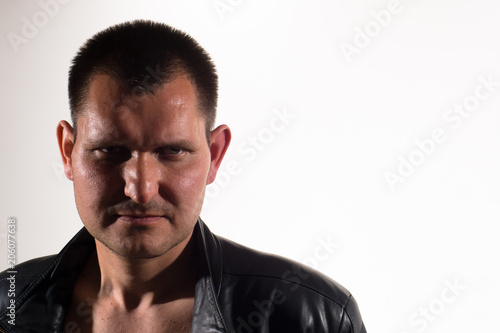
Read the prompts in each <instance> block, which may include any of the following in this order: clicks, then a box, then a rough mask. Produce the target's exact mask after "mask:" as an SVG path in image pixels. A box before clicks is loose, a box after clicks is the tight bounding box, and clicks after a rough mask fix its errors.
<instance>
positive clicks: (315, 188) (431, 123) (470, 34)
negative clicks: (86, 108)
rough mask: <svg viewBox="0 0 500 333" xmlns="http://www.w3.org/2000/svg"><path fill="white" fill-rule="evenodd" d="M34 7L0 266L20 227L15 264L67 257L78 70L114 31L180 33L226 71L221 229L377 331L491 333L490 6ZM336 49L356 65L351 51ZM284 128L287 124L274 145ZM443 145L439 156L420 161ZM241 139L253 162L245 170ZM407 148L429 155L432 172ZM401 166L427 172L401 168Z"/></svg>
mask: <svg viewBox="0 0 500 333" xmlns="http://www.w3.org/2000/svg"><path fill="white" fill-rule="evenodd" d="M47 1H48V2H51V1H49V0H44V1H42V3H45V2H47ZM223 4H226V7H224V8H222V7H217V8H219V9H217V8H216V5H219V6H223ZM43 7H44V6H42V5H41V4H40V3H39V2H37V1H6V0H2V2H1V5H0V15H1V17H0V25H1V28H0V29H1V31H0V32H1V34H0V35H1V39H0V43H1V63H0V75H1V81H0V84H1V86H0V93H1V114H2V118H1V121H0V142H1V171H2V172H1V173H0V186H1V192H0V195H1V196H0V213H1V215H0V218H1V219H3V220H4V222H3V223H1V224H0V226H1V228H0V237H2V238H0V240H1V241H2V245H1V246H2V247H4V248H5V247H6V246H5V237H6V230H7V228H6V225H7V218H8V217H11V216H14V217H15V218H16V219H17V228H18V234H17V236H18V239H17V241H18V244H17V251H18V260H19V261H24V260H28V259H30V258H34V257H37V256H42V255H47V254H52V253H56V252H58V251H59V250H60V249H61V248H62V247H63V246H64V244H65V243H66V242H67V241H68V240H69V239H70V238H71V237H72V235H73V234H74V233H75V232H76V231H77V230H79V229H80V228H81V222H80V220H79V217H78V215H77V212H76V208H75V204H74V200H73V193H72V183H71V182H70V181H68V180H67V179H66V178H64V176H63V174H62V170H61V163H60V158H59V152H58V148H57V142H56V136H55V128H56V124H57V122H58V121H59V120H60V119H69V111H68V102H67V96H66V84H67V71H68V68H69V65H70V61H71V58H72V57H73V56H74V55H75V53H76V51H77V49H78V48H79V47H80V46H81V45H82V43H83V42H84V41H85V40H86V39H87V38H89V37H91V36H92V35H93V34H94V33H96V32H98V31H100V30H102V29H104V28H106V27H108V26H110V25H113V24H116V23H120V22H123V21H126V20H132V19H138V18H143V19H153V20H157V21H161V22H165V23H167V24H170V25H173V26H175V27H177V28H179V29H181V30H184V31H186V32H188V33H189V34H190V35H192V36H193V37H194V38H195V39H197V40H198V41H199V42H200V43H201V44H202V45H203V46H204V47H205V48H206V49H207V51H208V52H209V53H210V54H211V55H212V56H213V58H214V61H215V62H216V64H217V67H218V72H219V76H220V100H219V109H218V123H226V124H228V125H229V126H230V127H231V129H232V132H233V142H232V145H231V147H230V150H229V151H228V154H227V156H226V160H225V162H224V164H223V165H222V170H224V172H227V174H226V175H225V176H226V177H222V178H220V179H219V180H218V182H217V183H216V184H214V185H211V186H210V188H209V189H208V191H209V192H208V193H210V198H209V199H210V201H209V202H208V204H207V205H205V207H204V211H203V212H202V217H203V219H204V220H205V222H206V223H207V224H208V225H209V227H210V228H211V229H212V231H214V232H216V233H218V234H220V235H223V236H225V237H228V238H230V239H233V240H235V241H237V242H240V243H243V244H245V245H248V246H251V247H254V248H257V249H260V250H263V251H267V252H273V253H277V254H280V255H284V256H287V257H290V258H293V259H295V260H298V261H301V262H307V263H309V264H310V265H313V266H314V267H316V268H317V269H318V270H320V271H322V272H324V273H326V274H327V275H329V276H331V277H332V278H334V279H335V280H337V281H338V282H340V283H341V284H343V285H344V286H346V287H347V288H348V289H349V290H350V291H351V292H352V293H353V294H354V296H355V297H356V299H357V301H358V304H359V306H360V309H361V312H362V315H363V318H364V321H365V324H366V326H367V329H368V331H369V332H384V333H386V332H394V333H403V332H407V333H413V332H493V331H494V329H493V328H494V327H495V328H496V327H497V326H498V325H497V320H496V318H497V316H498V313H499V310H500V307H499V306H498V299H499V297H500V288H499V281H500V270H499V269H498V266H499V264H498V262H499V258H498V257H499V256H498V254H499V253H500V252H499V250H500V245H499V242H498V239H499V231H498V227H497V223H498V218H499V216H500V206H499V205H498V199H499V198H500V189H499V188H500V179H499V177H498V170H499V169H500V159H499V158H498V148H499V143H500V122H499V120H500V117H499V112H498V109H499V107H500V96H499V95H500V85H499V83H495V82H500V39H499V38H498V31H500V20H499V17H500V6H499V5H498V3H497V2H496V1H491V0H475V1H472V0H447V1H445V0H442V1H438V0H432V1H431V0H420V1H417V0H413V1H411V0H400V1H392V5H391V4H390V2H389V1H361V0H358V1H347V0H343V1H319V0H318V1H307V2H306V1H292V0H286V1H285V0H282V1H278V0H274V1H273V0H267V1H264V0H220V1H219V0H217V1H214V0H199V1H194V0H193V1H134V2H133V1H117V0H115V1H97V0H91V1H88V0H87V1H83V0H73V1H67V3H66V4H58V8H55V7H54V6H52V7H51V10H52V12H51V13H49V14H52V15H49V14H46V13H45V11H47V10H45V11H44V9H43ZM388 7H389V8H390V9H392V10H393V12H392V13H391V12H388V11H387V8H388ZM48 11H50V10H48ZM44 13H45V14H44ZM377 13H378V14H377ZM384 13H385V14H384ZM387 13H390V17H389V16H388V15H387ZM384 15H385V16H384ZM376 16H378V18H379V21H380V22H382V23H377V20H376V19H375V17H376ZM44 18H45V19H46V20H44ZM28 21H29V22H30V24H35V23H36V24H38V26H39V27H38V28H36V29H37V30H36V31H33V30H31V31H29V29H28V28H26V27H25V26H26V25H28V23H26V22H28ZM27 29H28V30H27ZM365 29H367V30H368V32H369V35H368V36H367V37H366V35H365V36H363V35H364V34H366V32H360V31H366V30H365ZM23 33H24V35H23ZM14 35H16V36H18V37H19V38H25V40H24V43H21V44H17V45H14V44H15V43H14V44H13V43H12V42H11V41H10V39H12V38H13V36H14ZM370 35H371V36H370ZM347 44H349V45H351V46H350V47H351V50H353V48H356V53H353V54H350V55H349V54H346V53H345V52H343V51H342V47H344V48H349V46H346V45H347ZM481 77H482V78H483V79H484V80H488V79H489V80H491V81H493V82H494V83H493V85H491V86H490V87H489V88H490V90H488V89H487V88H486V87H485V86H484V84H482V83H481V80H482V79H481ZM478 87H479V88H478ZM477 89H479V90H477ZM477 91H479V92H480V93H482V95H481V96H482V100H479V99H477V98H476V97H474V96H475V95H474V94H475V93H476V92H477ZM477 101H479V103H478V105H474V103H475V102H477ZM463 103H469V104H468V105H469V106H468V108H469V109H474V110H473V111H471V112H470V113H468V114H467V115H466V117H461V118H460V119H461V120H460V123H459V120H457V118H453V121H452V120H451V119H452V118H450V117H451V116H453V117H457V115H456V114H449V113H448V112H450V111H449V110H450V109H451V108H453V105H454V104H459V105H460V104H463ZM284 110H286V112H288V114H290V115H291V116H290V118H289V119H288V121H287V123H286V124H285V123H279V122H278V123H276V124H282V125H283V126H280V131H274V132H273V131H272V130H271V129H270V125H271V123H273V124H274V121H275V120H273V119H274V118H275V117H276V113H277V112H278V113H279V112H281V113H283V112H285V111H284ZM292 115H293V118H292ZM447 117H448V118H447ZM434 131H441V140H440V141H441V142H437V143H434V144H432V145H431V144H429V141H428V140H429V139H430V138H432V133H433V132H434ZM252 137H256V138H258V139H257V140H260V141H259V143H258V145H259V149H261V150H257V149H255V148H252V149H254V153H255V154H252V155H251V154H250V152H249V151H248V149H250V147H251V140H252ZM416 142H427V146H426V147H427V148H426V149H425V148H424V150H427V154H426V155H424V153H425V152H422V148H418V145H417V143H416ZM245 149H247V150H245ZM409 159H412V161H413V162H415V163H416V164H419V165H417V166H414V167H409V166H408V165H406V166H402V163H409V162H402V160H406V161H408V160H409ZM229 162H231V164H232V166H237V168H236V171H237V172H233V173H232V174H230V173H229V171H231V170H227V168H228V165H229V164H230V163H229ZM229 169H231V167H229ZM398 169H399V172H406V174H405V175H404V177H401V178H399V180H404V181H403V182H399V181H397V182H396V183H395V184H393V185H394V186H393V188H391V186H390V184H389V183H388V181H387V179H386V176H387V173H388V172H391V173H393V176H394V175H398ZM411 170H412V171H411ZM207 195H208V194H207ZM325 242H326V243H328V242H330V243H332V244H334V246H331V248H330V252H327V251H326V250H325V249H324V248H322V247H321V246H322V245H321V244H324V243H325ZM4 253H5V255H4V256H5V257H6V250H4ZM0 263H1V264H2V267H0V268H2V269H3V268H5V267H7V262H6V258H3V257H2V258H0ZM450 285H456V286H455V287H450ZM457 285H458V287H457ZM426 309H427V310H426ZM424 311H427V312H428V314H427V315H424V314H423V313H424Z"/></svg>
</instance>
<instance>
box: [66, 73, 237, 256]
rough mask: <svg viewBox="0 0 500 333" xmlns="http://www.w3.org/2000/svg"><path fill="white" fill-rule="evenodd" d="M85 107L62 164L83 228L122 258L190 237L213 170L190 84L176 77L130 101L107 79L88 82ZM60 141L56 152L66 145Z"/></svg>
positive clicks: (162, 249)
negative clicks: (71, 187)
mask: <svg viewBox="0 0 500 333" xmlns="http://www.w3.org/2000/svg"><path fill="white" fill-rule="evenodd" d="M86 101H87V103H86V105H85V108H84V110H83V112H82V113H81V115H80V116H79V117H78V121H77V138H76V141H75V142H74V143H71V144H69V143H66V146H67V148H66V149H67V150H70V153H67V155H70V158H69V160H68V161H67V162H65V167H66V174H67V176H68V178H70V179H72V180H73V182H74V191H75V200H76V205H77V208H78V212H79V214H80V217H81V219H82V221H83V223H84V225H85V227H86V228H87V230H88V231H89V232H90V233H91V234H92V235H93V236H94V237H95V238H96V239H97V240H98V241H99V242H101V243H103V244H104V245H106V246H107V247H108V248H109V249H111V250H112V251H113V252H115V253H117V254H119V255H121V256H124V257H128V258H150V257H156V256H160V255H162V254H164V253H166V252H167V251H168V250H170V249H171V248H172V247H174V246H175V245H177V244H179V243H180V242H182V241H184V240H186V239H187V237H188V236H190V235H191V232H192V230H193V227H194V224H195V223H196V221H197V218H198V216H199V213H200V211H201V207H202V203H203V197H204V193H205V185H206V184H207V183H210V182H211V181H213V178H214V177H215V172H216V169H217V168H218V165H219V164H220V161H219V162H218V163H216V165H215V164H214V161H213V159H214V157H213V156H211V150H212V153H213V150H214V148H213V147H212V146H213V145H212V142H211V143H210V145H209V143H207V139H206V134H205V120H204V118H203V116H202V115H201V114H200V112H199V111H198V105H197V99H196V95H195V90H194V88H193V86H192V84H191V83H190V81H189V80H188V79H187V78H186V77H185V76H179V77H177V78H176V79H174V80H173V81H171V82H169V83H166V84H164V85H163V86H161V87H159V88H158V90H156V92H155V93H154V94H152V95H151V94H149V95H143V96H140V97H138V96H135V97H134V96H128V95H126V94H124V91H123V90H122V88H121V87H120V85H119V83H118V82H117V81H115V80H114V79H112V78H111V77H109V76H107V75H96V76H94V78H93V79H92V81H91V83H90V85H89V91H88V95H87V100H86ZM62 132H64V130H62ZM212 135H213V133H212ZM61 136H63V137H64V134H61ZM69 138H70V139H72V136H71V135H69ZM227 138H229V137H227ZM61 140H62V142H63V143H62V144H61V143H60V146H61V151H62V152H63V150H64V147H65V143H64V142H66V141H67V140H66V141H65V140H64V139H60V142H61ZM211 141H212V139H211ZM226 148H227V146H226ZM224 152H225V148H224V149H223V152H222V155H224ZM220 159H222V156H221V158H220ZM63 161H64V153H63ZM214 168H215V170H213V169H214Z"/></svg>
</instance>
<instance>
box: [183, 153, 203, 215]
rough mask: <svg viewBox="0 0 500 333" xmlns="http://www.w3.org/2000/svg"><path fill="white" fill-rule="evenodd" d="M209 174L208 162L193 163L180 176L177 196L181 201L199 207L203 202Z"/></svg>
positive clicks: (195, 207)
mask: <svg viewBox="0 0 500 333" xmlns="http://www.w3.org/2000/svg"><path fill="white" fill-rule="evenodd" d="M207 174H208V163H201V162H199V163H197V164H196V165H195V164H191V166H190V167H189V168H186V169H184V172H183V173H182V177H179V178H178V182H177V186H176V188H177V191H176V192H177V196H178V198H179V203H181V204H183V205H185V206H186V205H189V206H191V207H192V208H194V209H199V208H200V207H201V205H202V203H203V198H204V194H205V186H206V181H207Z"/></svg>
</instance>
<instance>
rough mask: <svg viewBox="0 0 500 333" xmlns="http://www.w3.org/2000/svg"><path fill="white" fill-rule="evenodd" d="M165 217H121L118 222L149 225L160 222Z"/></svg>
mask: <svg viewBox="0 0 500 333" xmlns="http://www.w3.org/2000/svg"><path fill="white" fill-rule="evenodd" d="M161 219H163V216H159V215H143V216H141V215H137V216H135V215H119V217H118V220H119V221H120V222H123V223H126V224H136V225H148V224H154V223H157V222H159V221H160V220H161Z"/></svg>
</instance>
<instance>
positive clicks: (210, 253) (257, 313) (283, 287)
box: [0, 219, 366, 333]
mask: <svg viewBox="0 0 500 333" xmlns="http://www.w3.org/2000/svg"><path fill="white" fill-rule="evenodd" d="M194 235H195V237H196V243H197V253H198V256H199V257H198V258H199V262H200V266H201V267H200V271H201V273H200V276H199V278H198V281H197V284H196V289H195V301H194V309H193V321H192V330H191V331H192V332H196V333H198V332H201V333H208V332H211V333H215V332H237V333H250V332H254V333H257V332H261V333H263V332H284V333H294V332H301V333H302V332H311V333H327V332H328V333H337V332H339V333H347V332H350V333H365V332H366V330H365V327H364V325H363V322H362V320H361V316H360V314H359V311H358V307H357V304H356V301H355V300H354V298H353V297H352V296H351V294H350V293H349V292H348V291H347V290H346V289H344V288H343V287H342V286H340V285H339V284H337V283H336V282H335V281H333V280H331V279H329V278H328V277H326V276H324V275H322V274H321V273H318V272H317V271H314V270H312V269H310V268H308V267H306V266H303V265H301V264H298V263H296V262H293V261H291V260H288V259H284V258H281V257H278V256H274V255H269V254H264V253H261V252H258V251H255V250H251V249H249V248H246V247H244V246H241V245H239V244H236V243H234V242H232V241H229V240H227V239H224V238H222V237H218V236H216V235H214V234H212V233H211V232H210V230H209V229H208V228H207V227H206V225H205V224H204V223H203V222H202V221H201V219H200V220H199V222H198V223H197V225H196V228H195V232H194ZM93 251H95V243H94V239H93V237H92V236H91V235H90V234H89V233H88V232H87V230H86V229H85V228H83V229H82V230H80V232H78V234H77V235H76V236H75V237H74V238H73V239H72V240H71V241H70V242H69V243H68V244H67V245H66V246H65V247H64V249H63V250H62V251H61V252H60V253H59V254H58V255H53V256H47V257H43V258H38V259H33V260H30V261H28V262H25V263H23V264H20V265H18V266H17V267H16V268H15V270H16V271H17V273H15V274H10V273H7V271H4V272H2V273H0V332H2V331H5V332H9V333H11V332H19V333H24V332H38V333H39V332H42V333H45V332H47V333H49V332H50V333H52V332H54V333H55V332H57V333H59V332H64V330H65V329H64V327H63V326H64V318H65V310H66V308H67V306H68V305H69V302H70V299H71V295H72V291H73V284H74V281H75V279H76V277H77V276H78V274H79V271H80V269H81V268H82V265H83V264H84V262H85V260H86V258H88V256H89V255H90V254H91V253H92V252H93ZM13 276H14V278H15V296H14V298H12V297H9V296H8V294H9V289H11V287H12V282H13V281H14V280H13V279H12V277H13ZM11 290H12V289H11ZM11 299H15V321H14V323H15V326H14V325H11V324H9V323H8V322H9V320H12V318H14V317H12V314H11V313H12V311H11V310H10V309H8V306H10V307H11V308H12V306H11V305H10V300H11ZM9 314H11V315H10V316H8V315H9ZM80 314H81V315H83V316H90V311H89V309H85V305H84V304H82V307H81V313H80ZM11 323H12V321H11ZM74 332H78V329H76V330H74ZM120 333H121V332H120Z"/></svg>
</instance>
